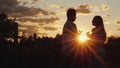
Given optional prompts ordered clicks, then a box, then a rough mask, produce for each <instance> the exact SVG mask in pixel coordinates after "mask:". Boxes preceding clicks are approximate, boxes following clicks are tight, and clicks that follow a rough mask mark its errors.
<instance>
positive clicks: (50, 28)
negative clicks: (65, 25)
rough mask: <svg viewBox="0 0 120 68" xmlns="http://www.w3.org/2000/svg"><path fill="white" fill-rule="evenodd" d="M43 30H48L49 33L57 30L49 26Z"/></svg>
mask: <svg viewBox="0 0 120 68" xmlns="http://www.w3.org/2000/svg"><path fill="white" fill-rule="evenodd" d="M43 29H45V30H50V31H54V30H57V28H55V27H51V26H49V27H43Z"/></svg>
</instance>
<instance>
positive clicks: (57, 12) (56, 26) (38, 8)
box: [0, 0, 120, 37]
mask: <svg viewBox="0 0 120 68" xmlns="http://www.w3.org/2000/svg"><path fill="white" fill-rule="evenodd" d="M119 2H120V1H119V0H99V1H96V0H0V6H1V7H0V13H1V12H5V13H7V15H8V16H10V17H15V18H16V20H17V21H18V23H19V32H26V33H27V34H28V35H32V34H33V33H37V34H38V35H39V36H43V35H47V36H51V37H55V36H56V34H58V33H60V34H61V33H62V28H63V25H64V23H65V22H66V10H67V9H68V8H71V7H73V8H75V9H76V10H77V18H76V21H75V24H76V26H77V29H78V31H84V32H90V31H91V29H92V28H93V27H92V23H91V21H92V19H93V17H94V16H95V15H100V16H102V18H103V20H104V26H105V29H106V32H107V35H108V36H110V35H115V36H120V23H119V22H120V13H119V12H120V9H119V8H118V7H119Z"/></svg>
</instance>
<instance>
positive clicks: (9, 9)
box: [0, 0, 55, 17]
mask: <svg viewBox="0 0 120 68" xmlns="http://www.w3.org/2000/svg"><path fill="white" fill-rule="evenodd" d="M35 1H36V0H35ZM20 3H21V1H17V0H0V13H1V12H6V13H7V14H9V15H10V16H13V17H24V16H35V15H37V14H42V15H45V16H47V15H55V13H54V12H50V11H46V10H44V9H42V8H34V7H26V6H24V5H20ZM26 3H27V2H25V4H26Z"/></svg>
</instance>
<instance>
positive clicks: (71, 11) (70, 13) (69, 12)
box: [67, 8, 76, 18]
mask: <svg viewBox="0 0 120 68" xmlns="http://www.w3.org/2000/svg"><path fill="white" fill-rule="evenodd" d="M75 13H76V10H75V9H74V8H69V9H68V10H67V18H69V17H71V15H72V14H75Z"/></svg>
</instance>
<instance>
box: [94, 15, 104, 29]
mask: <svg viewBox="0 0 120 68" xmlns="http://www.w3.org/2000/svg"><path fill="white" fill-rule="evenodd" d="M92 25H94V26H96V27H99V26H102V25H103V19H102V17H101V16H95V17H94V18H93V20H92Z"/></svg>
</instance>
